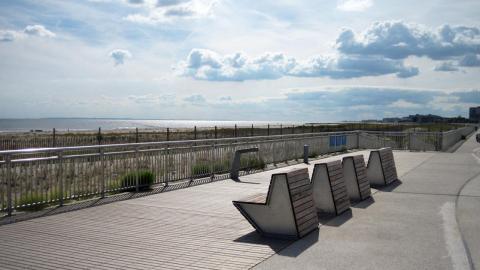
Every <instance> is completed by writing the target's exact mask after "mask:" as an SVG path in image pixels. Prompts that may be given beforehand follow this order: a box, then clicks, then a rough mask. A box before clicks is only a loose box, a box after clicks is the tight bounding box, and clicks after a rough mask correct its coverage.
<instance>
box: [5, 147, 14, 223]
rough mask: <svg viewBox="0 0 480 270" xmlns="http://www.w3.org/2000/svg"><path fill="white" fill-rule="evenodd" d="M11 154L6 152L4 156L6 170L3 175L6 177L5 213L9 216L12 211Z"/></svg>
mask: <svg viewBox="0 0 480 270" xmlns="http://www.w3.org/2000/svg"><path fill="white" fill-rule="evenodd" d="M11 161H12V160H11V156H10V155H9V154H7V155H6V156H5V164H6V166H7V172H6V175H5V177H6V178H7V215H8V216H11V215H12V211H13V205H12V177H11V170H12V163H11Z"/></svg>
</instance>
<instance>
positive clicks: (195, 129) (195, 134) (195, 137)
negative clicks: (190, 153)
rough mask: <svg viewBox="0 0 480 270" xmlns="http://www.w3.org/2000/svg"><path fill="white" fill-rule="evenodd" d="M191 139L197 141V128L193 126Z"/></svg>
mask: <svg viewBox="0 0 480 270" xmlns="http://www.w3.org/2000/svg"><path fill="white" fill-rule="evenodd" d="M193 139H194V140H196V139H197V126H194V127H193Z"/></svg>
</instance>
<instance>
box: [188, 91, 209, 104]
mask: <svg viewBox="0 0 480 270" xmlns="http://www.w3.org/2000/svg"><path fill="white" fill-rule="evenodd" d="M183 101H184V102H187V103H190V104H192V105H204V104H206V103H207V100H206V99H205V97H203V96H202V95H198V94H195V95H191V96H187V97H185V98H183Z"/></svg>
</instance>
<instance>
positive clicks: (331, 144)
mask: <svg viewBox="0 0 480 270" xmlns="http://www.w3.org/2000/svg"><path fill="white" fill-rule="evenodd" d="M334 146H335V136H330V147H334Z"/></svg>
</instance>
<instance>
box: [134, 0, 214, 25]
mask: <svg viewBox="0 0 480 270" xmlns="http://www.w3.org/2000/svg"><path fill="white" fill-rule="evenodd" d="M217 1H218V0H157V1H156V2H151V1H150V2H145V3H144V6H145V7H146V8H145V10H144V11H143V12H141V13H135V14H130V15H128V16H126V17H125V19H126V20H128V21H131V22H135V23H146V24H158V23H168V22H173V21H175V20H178V19H198V18H203V17H208V16H209V15H211V14H212V10H213V7H214V6H215V4H216V3H217Z"/></svg>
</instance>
